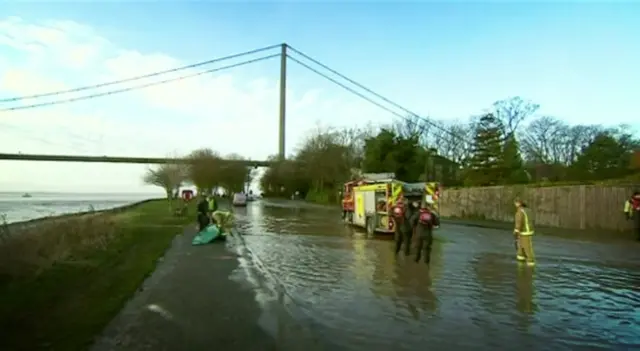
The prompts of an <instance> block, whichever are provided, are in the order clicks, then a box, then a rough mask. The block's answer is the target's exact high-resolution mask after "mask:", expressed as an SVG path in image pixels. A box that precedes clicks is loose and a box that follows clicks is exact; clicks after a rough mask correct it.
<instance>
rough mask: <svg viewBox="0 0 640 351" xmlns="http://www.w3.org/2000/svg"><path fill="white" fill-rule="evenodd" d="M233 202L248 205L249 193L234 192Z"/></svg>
mask: <svg viewBox="0 0 640 351" xmlns="http://www.w3.org/2000/svg"><path fill="white" fill-rule="evenodd" d="M231 204H232V205H233V206H247V195H245V194H243V193H235V194H233V201H232V202H231Z"/></svg>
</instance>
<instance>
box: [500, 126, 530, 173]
mask: <svg viewBox="0 0 640 351" xmlns="http://www.w3.org/2000/svg"><path fill="white" fill-rule="evenodd" d="M503 172H504V173H503V179H504V181H505V182H506V183H507V184H522V183H527V182H528V181H529V175H528V174H527V172H526V171H525V169H524V162H523V160H522V156H521V155H520V146H519V145H518V140H517V139H516V137H515V135H510V136H509V137H507V140H505V142H504V148H503Z"/></svg>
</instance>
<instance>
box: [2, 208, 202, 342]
mask: <svg viewBox="0 0 640 351" xmlns="http://www.w3.org/2000/svg"><path fill="white" fill-rule="evenodd" d="M188 213H191V214H193V213H194V210H193V209H190V211H189V212H188ZM192 217H193V216H189V215H188V214H187V215H186V216H174V215H173V213H171V212H170V211H169V209H168V205H167V202H166V200H164V201H163V200H159V201H149V202H145V203H141V204H140V205H138V206H135V207H132V208H130V209H127V210H124V211H120V212H117V211H116V212H105V213H97V214H84V215H82V216H78V217H70V218H65V219H60V220H52V221H45V222H43V223H41V224H38V225H36V226H31V227H29V228H28V229H25V230H24V231H22V232H18V233H13V234H12V235H11V236H10V237H6V236H5V237H4V239H3V242H2V243H0V301H2V304H1V305H0V349H3V350H84V349H87V348H88V347H89V346H90V344H91V343H92V341H93V339H94V337H95V336H96V335H97V334H99V333H100V332H101V331H102V329H103V328H104V327H105V325H106V324H107V323H108V322H109V321H110V320H111V319H112V318H113V317H114V316H115V315H116V314H117V313H118V312H119V311H120V309H121V308H122V307H123V306H124V304H125V303H126V301H127V300H128V299H129V298H130V297H131V296H132V295H133V294H134V293H135V291H136V290H137V289H138V287H139V286H140V285H141V283H142V282H143V281H144V279H145V278H146V277H147V276H148V275H149V274H150V273H152V272H153V270H154V269H155V265H156V262H157V260H158V258H160V257H162V256H163V254H164V253H165V251H166V250H167V249H168V248H169V246H170V245H171V242H172V240H173V238H174V237H175V236H176V234H179V233H182V231H183V230H184V227H185V226H186V225H187V224H188V223H190V222H192V220H193V219H192Z"/></svg>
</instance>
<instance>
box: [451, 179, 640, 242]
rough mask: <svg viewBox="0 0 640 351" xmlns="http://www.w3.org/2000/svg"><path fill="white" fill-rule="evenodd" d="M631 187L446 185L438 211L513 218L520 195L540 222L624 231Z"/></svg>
mask: <svg viewBox="0 0 640 351" xmlns="http://www.w3.org/2000/svg"><path fill="white" fill-rule="evenodd" d="M634 189H636V188H634V187H630V186H629V187H624V186H619V187H613V186H599V185H575V186H557V187H530V186H494V187H484V188H460V189H453V188H452V189H446V188H445V189H443V191H442V194H441V197H440V214H441V215H442V216H443V217H458V218H472V219H485V220H494V221H513V216H514V206H513V201H514V199H515V198H521V199H522V200H524V201H525V202H526V204H527V206H528V207H529V209H530V212H531V214H532V217H533V220H534V223H535V224H536V225H539V226H547V227H559V228H572V229H607V230H618V231H624V230H629V229H631V226H632V224H631V221H627V220H626V219H625V218H624V216H623V206H624V201H625V200H627V199H628V198H629V196H631V194H632V192H633V190H634Z"/></svg>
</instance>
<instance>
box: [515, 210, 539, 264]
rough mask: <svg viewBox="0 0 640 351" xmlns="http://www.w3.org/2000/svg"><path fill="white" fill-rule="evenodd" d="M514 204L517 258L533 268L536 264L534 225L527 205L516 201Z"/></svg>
mask: <svg viewBox="0 0 640 351" xmlns="http://www.w3.org/2000/svg"><path fill="white" fill-rule="evenodd" d="M514 204H515V206H516V216H515V228H514V229H513V234H514V235H515V237H516V258H517V259H518V261H526V263H527V264H528V265H530V266H533V265H535V262H536V258H535V255H534V254H533V241H532V237H533V233H534V230H533V223H532V222H531V219H530V218H529V214H528V213H527V205H526V204H525V203H524V202H523V201H522V200H516V201H515V202H514Z"/></svg>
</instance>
